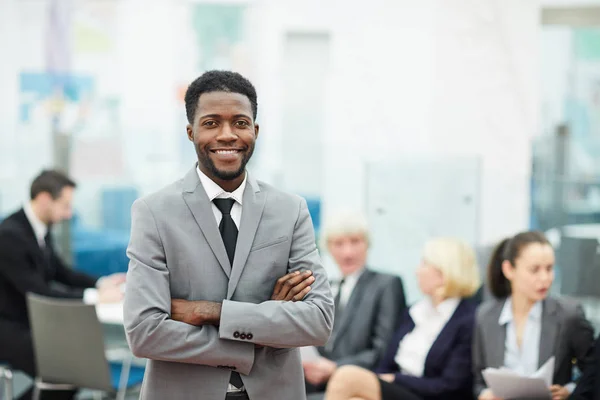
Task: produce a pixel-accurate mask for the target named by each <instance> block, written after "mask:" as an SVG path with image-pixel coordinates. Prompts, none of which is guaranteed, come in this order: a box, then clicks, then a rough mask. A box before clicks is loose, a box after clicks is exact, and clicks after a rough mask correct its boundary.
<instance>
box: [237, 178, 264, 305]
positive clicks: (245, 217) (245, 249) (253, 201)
mask: <svg viewBox="0 0 600 400" xmlns="http://www.w3.org/2000/svg"><path fill="white" fill-rule="evenodd" d="M246 179H247V182H246V188H245V189H244V197H243V199H242V201H243V204H242V220H241V221H240V229H239V234H238V238H237V244H236V246H235V257H234V258H233V268H232V271H231V276H230V277H229V285H228V287H227V299H231V297H232V296H233V293H234V292H235V288H236V287H237V284H238V282H239V280H240V276H241V275H242V272H243V270H244V266H245V265H246V260H248V254H250V248H251V247H252V243H253V242H254V236H255V235H256V230H257V229H258V224H259V223H260V219H261V217H262V213H263V209H264V208H265V202H266V199H267V195H266V194H265V192H261V191H260V187H259V186H258V183H257V182H256V181H255V180H254V179H252V178H251V177H250V176H249V175H247V178H246Z"/></svg>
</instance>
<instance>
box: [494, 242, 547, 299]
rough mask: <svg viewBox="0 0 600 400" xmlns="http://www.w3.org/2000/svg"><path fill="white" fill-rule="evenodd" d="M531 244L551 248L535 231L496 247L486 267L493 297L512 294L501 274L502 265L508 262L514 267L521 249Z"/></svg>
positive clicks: (503, 296)
mask: <svg viewBox="0 0 600 400" xmlns="http://www.w3.org/2000/svg"><path fill="white" fill-rule="evenodd" d="M533 243H539V244H544V245H548V246H552V245H551V244H550V241H549V240H548V239H547V238H546V236H545V235H544V234H543V233H542V232H537V231H527V232H521V233H518V234H517V235H515V236H514V237H512V238H507V239H504V240H503V241H501V242H500V243H499V244H498V245H497V246H496V248H495V249H494V252H493V253H492V257H491V259H490V263H489V265H488V285H489V289H490V292H491V293H492V295H493V296H494V297H496V298H499V299H504V298H506V297H508V296H510V294H511V292H512V290H511V287H510V282H509V281H508V279H506V277H505V276H504V272H502V263H503V262H504V261H508V262H510V264H511V265H512V266H513V267H514V265H515V260H516V259H517V258H518V257H519V256H520V255H521V252H522V251H523V249H525V247H527V246H529V245H530V244H533Z"/></svg>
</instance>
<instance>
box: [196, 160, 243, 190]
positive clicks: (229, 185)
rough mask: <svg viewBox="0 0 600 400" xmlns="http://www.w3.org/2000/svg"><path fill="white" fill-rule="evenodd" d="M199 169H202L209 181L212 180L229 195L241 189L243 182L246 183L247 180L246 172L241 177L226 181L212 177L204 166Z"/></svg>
mask: <svg viewBox="0 0 600 400" xmlns="http://www.w3.org/2000/svg"><path fill="white" fill-rule="evenodd" d="M199 169H200V172H202V173H203V174H204V175H205V176H206V177H207V178H208V179H210V180H211V181H213V182H214V183H216V184H217V185H219V187H220V188H221V189H223V190H224V191H226V192H228V193H232V192H233V191H235V190H236V189H237V188H239V187H240V186H241V184H242V182H244V179H245V178H246V171H244V172H242V174H241V175H240V176H238V177H236V178H234V179H229V180H226V179H219V178H216V177H214V176H211V174H209V173H208V172H207V171H205V170H204V168H203V167H202V166H200V167H199Z"/></svg>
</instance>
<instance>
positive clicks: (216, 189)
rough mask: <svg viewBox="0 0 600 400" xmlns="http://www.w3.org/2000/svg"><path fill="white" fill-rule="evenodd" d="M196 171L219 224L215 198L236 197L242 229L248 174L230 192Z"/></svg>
mask: <svg viewBox="0 0 600 400" xmlns="http://www.w3.org/2000/svg"><path fill="white" fill-rule="evenodd" d="M196 173H198V177H199V178H200V182H201V183H202V187H203V188H204V191H205V192H206V195H207V196H208V200H209V201H210V204H211V207H212V211H213V214H214V216H215V220H216V221H217V225H219V224H220V223H221V219H222V218H223V214H222V213H221V211H220V210H219V209H218V208H217V206H216V205H215V203H213V200H214V199H234V200H235V202H234V203H233V206H232V207H231V219H233V222H234V223H235V226H237V228H238V230H239V229H240V222H241V220H242V200H243V197H244V189H245V188H246V179H247V177H248V175H247V174H246V176H245V177H244V180H243V181H242V184H241V185H240V186H239V187H238V188H237V189H235V190H234V191H233V192H231V193H229V192H226V191H225V190H223V188H222V187H221V186H219V185H217V184H216V183H215V182H214V181H213V180H212V179H210V178H209V177H208V176H206V175H205V174H204V173H203V172H202V171H200V168H199V167H198V166H196ZM227 391H228V392H237V391H238V389H237V388H236V387H235V386H233V385H232V384H231V383H230V384H228V385H227Z"/></svg>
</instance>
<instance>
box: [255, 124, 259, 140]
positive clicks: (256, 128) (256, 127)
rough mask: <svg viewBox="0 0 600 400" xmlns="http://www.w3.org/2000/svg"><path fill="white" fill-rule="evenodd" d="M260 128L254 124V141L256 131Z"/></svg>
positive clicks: (256, 136)
mask: <svg viewBox="0 0 600 400" xmlns="http://www.w3.org/2000/svg"><path fill="white" fill-rule="evenodd" d="M259 128H260V126H258V124H254V139H256V138H258V131H259Z"/></svg>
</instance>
